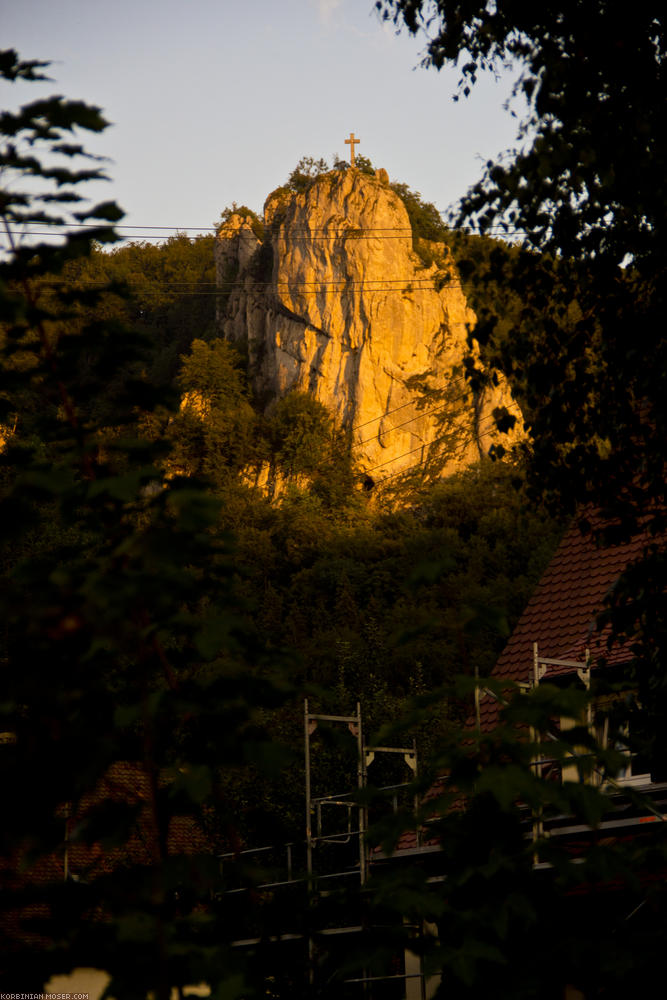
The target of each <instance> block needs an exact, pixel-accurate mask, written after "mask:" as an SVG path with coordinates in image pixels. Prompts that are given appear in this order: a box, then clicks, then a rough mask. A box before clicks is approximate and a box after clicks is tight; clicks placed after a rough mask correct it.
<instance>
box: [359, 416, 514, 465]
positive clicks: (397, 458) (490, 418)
mask: <svg viewBox="0 0 667 1000" xmlns="http://www.w3.org/2000/svg"><path fill="white" fill-rule="evenodd" d="M461 398H463V397H461ZM452 402H454V400H452ZM379 419H381V418H379ZM489 421H495V417H494V415H493V413H487V415H486V416H485V417H482V419H481V420H480V421H479V422H478V423H477V427H476V428H475V429H474V430H475V434H476V436H478V435H479V433H480V431H481V428H482V425H483V424H487V423H489ZM408 422H409V421H408ZM447 436H448V435H446V434H443V435H442V436H441V437H437V438H434V439H433V441H430V442H426V441H425V442H424V443H423V444H420V445H419V446H418V447H417V448H412V449H411V450H410V451H405V452H403V454H401V455H396V456H395V458H389V459H387V461H386V462H380V463H379V464H378V465H373V466H371V468H370V469H365V470H364V471H363V472H360V473H359V474H358V475H357V477H356V478H357V479H362V478H363V477H364V476H367V475H368V474H369V473H371V472H375V471H376V470H377V469H382V468H384V466H385V465H391V464H392V463H393V462H398V461H400V460H401V459H402V458H407V457H408V456H409V455H414V454H415V453H416V452H418V451H423V449H424V448H432V447H433V445H435V444H440V443H442V442H443V441H446V440H447ZM361 443H363V442H361ZM420 465H421V462H415V463H414V464H413V465H409V466H408V467H407V468H406V469H399V470H397V471H396V472H391V473H389V475H387V476H385V477H384V479H383V480H382V482H385V481H386V480H387V479H391V478H392V477H393V476H398V475H402V474H403V473H405V472H409V471H410V470H411V469H416V468H418V467H419V466H420Z"/></svg>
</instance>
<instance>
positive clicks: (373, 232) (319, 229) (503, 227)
mask: <svg viewBox="0 0 667 1000" xmlns="http://www.w3.org/2000/svg"><path fill="white" fill-rule="evenodd" d="M13 225H14V226H16V227H21V228H23V227H28V226H38V227H39V230H36V231H30V232H29V233H27V234H26V235H31V236H54V235H55V236H62V235H66V234H67V232H69V231H71V230H77V229H84V230H85V229H104V228H108V229H113V230H117V231H120V230H132V231H133V233H134V232H138V233H144V232H149V233H151V234H152V233H173V234H174V235H175V236H179V235H184V234H185V233H197V234H198V235H200V236H202V237H205V236H208V235H215V234H217V233H219V232H220V231H221V227H220V226H153V225H145V226H135V225H130V224H129V223H127V224H126V223H123V222H117V223H110V224H107V223H104V222H99V223H94V222H55V221H54V222H49V221H48V220H46V219H41V220H39V221H35V222H31V221H30V220H29V219H26V220H25V221H21V220H15V221H14V223H13ZM267 228H268V229H269V232H271V230H270V227H267ZM43 230H45V231H43ZM54 230H61V231H62V232H57V231H56V232H54ZM246 231H247V230H246ZM539 231H541V230H540V229H537V228H535V229H526V228H519V227H516V226H510V225H509V224H505V223H495V224H494V225H492V226H488V227H487V228H486V229H485V230H484V233H483V234H482V235H486V234H488V233H491V232H497V233H506V234H509V233H528V232H539ZM13 232H14V234H15V235H18V229H15V230H14V231H13ZM238 232H239V230H234V235H236V234H237V233H238ZM287 233H288V235H295V236H312V237H314V238H324V239H359V237H360V236H361V235H363V234H368V235H369V238H375V239H405V238H409V237H412V236H416V238H417V239H424V240H425V241H426V242H443V241H442V240H429V239H428V238H427V237H420V236H419V235H418V234H416V233H415V232H414V230H413V228H412V226H352V225H350V226H349V227H348V228H345V229H341V230H338V231H334V232H332V231H331V229H330V227H329V226H294V227H292V228H291V229H289V230H288V231H287ZM387 233H393V234H395V235H394V236H387V235H384V234H387ZM456 233H464V234H467V235H477V230H476V229H474V228H473V227H472V226H457V227H453V226H452V227H448V228H447V233H446V234H443V236H446V235H449V234H456ZM275 234H276V235H278V236H281V235H284V234H282V233H281V232H280V231H279V230H278V231H275ZM318 234H323V235H322V236H321V237H319V236H318ZM125 238H129V237H125ZM135 238H136V237H135ZM147 238H151V239H164V237H163V236H152V235H151V236H149V237H147Z"/></svg>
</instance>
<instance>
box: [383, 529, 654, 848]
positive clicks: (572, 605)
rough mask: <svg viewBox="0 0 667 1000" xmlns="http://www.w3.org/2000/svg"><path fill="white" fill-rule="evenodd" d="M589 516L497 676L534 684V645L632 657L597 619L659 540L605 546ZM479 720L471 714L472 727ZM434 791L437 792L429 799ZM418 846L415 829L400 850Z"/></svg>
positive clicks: (547, 576) (564, 548)
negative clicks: (623, 575) (619, 585)
mask: <svg viewBox="0 0 667 1000" xmlns="http://www.w3.org/2000/svg"><path fill="white" fill-rule="evenodd" d="M585 515H586V518H587V520H588V522H589V524H590V525H591V527H592V529H593V530H592V531H591V532H589V533H587V534H583V533H582V532H581V530H580V528H579V521H576V522H575V523H573V524H572V525H571V526H570V527H569V529H568V530H567V531H566V532H565V535H564V536H563V539H562V541H561V543H560V545H559V547H558V549H557V550H556V553H555V555H554V557H553V559H552V560H551V563H550V564H549V566H548V568H547V570H546V571H545V573H544V575H543V577H542V579H541V580H540V582H539V584H538V586H537V588H536V590H535V592H534V594H533V596H532V597H531V599H530V601H529V602H528V604H527V606H526V608H525V610H524V612H523V614H522V616H521V618H520V619H519V622H518V623H517V625H516V628H515V629H514V632H513V633H512V635H511V637H510V639H509V641H508V643H507V645H506V646H505V649H504V650H503V652H502V653H501V655H500V657H499V659H498V661H497V663H496V666H495V667H494V669H493V671H492V673H491V676H492V677H493V678H494V679H500V680H503V679H505V680H507V681H511V682H513V683H527V682H529V681H530V679H531V677H532V675H533V643H537V646H538V655H539V656H540V657H544V658H546V659H558V660H574V661H577V662H580V663H582V664H583V663H584V662H585V660H586V651H587V650H588V651H589V653H590V657H591V660H592V661H593V664H595V661H596V660H597V659H598V658H599V657H601V656H604V657H605V659H606V662H607V663H608V664H611V665H615V664H620V663H624V662H627V661H628V660H629V659H630V658H631V654H630V653H629V652H628V650H627V649H625V648H624V647H623V646H622V645H621V644H615V645H614V646H612V647H611V648H608V646H607V640H608V638H609V630H608V629H602V630H601V631H600V630H598V629H597V626H596V618H597V615H598V614H599V613H600V612H601V611H602V610H603V609H604V607H605V598H606V597H607V595H608V594H609V591H610V589H611V588H612V586H613V584H614V583H615V582H616V580H617V579H618V578H619V576H620V575H621V573H622V572H623V571H624V570H625V569H626V568H627V567H628V566H630V565H631V564H632V563H634V562H636V561H638V560H639V559H640V558H641V557H642V555H643V554H644V552H645V550H646V548H647V547H648V546H649V545H650V544H651V542H654V541H655V539H654V538H653V537H652V536H650V535H649V534H648V533H647V532H640V533H638V534H636V535H635V536H634V537H633V538H632V539H631V540H630V541H629V542H625V543H623V544H619V545H613V546H605V547H601V546H599V545H598V544H597V542H596V532H597V531H598V530H599V529H601V528H602V527H603V526H604V522H603V521H602V519H601V517H600V516H599V515H597V514H595V513H594V512H591V511H586V512H585ZM571 673H574V668H572V667H562V666H549V667H548V669H547V673H546V674H545V675H544V677H545V678H546V679H547V680H548V679H549V678H554V677H558V676H563V675H566V674H571ZM480 694H481V697H480V722H481V727H482V730H483V731H486V732H490V731H491V730H492V729H493V728H494V727H495V725H496V723H497V721H498V713H499V708H500V702H499V701H498V699H497V698H496V697H494V696H493V695H492V694H489V693H485V692H481V693H480ZM474 724H475V722H474V719H472V718H471V719H470V726H471V728H472V727H473V726H474ZM433 795H435V790H432V792H431V793H430V794H429V795H427V796H426V799H427V800H428V798H429V797H431V796H433ZM417 846H418V841H417V837H416V833H415V832H411V831H409V832H406V833H405V834H403V836H402V837H401V838H400V841H399V844H398V846H397V852H398V853H400V852H401V851H404V850H410V849H414V848H416V847H417Z"/></svg>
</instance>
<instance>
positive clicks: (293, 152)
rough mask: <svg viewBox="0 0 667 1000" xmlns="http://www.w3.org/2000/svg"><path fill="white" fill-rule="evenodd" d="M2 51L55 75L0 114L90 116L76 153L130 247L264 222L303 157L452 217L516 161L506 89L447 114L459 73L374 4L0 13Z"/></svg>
mask: <svg viewBox="0 0 667 1000" xmlns="http://www.w3.org/2000/svg"><path fill="white" fill-rule="evenodd" d="M0 27H1V28H2V37H3V42H2V47H3V48H8V47H12V48H15V49H17V50H18V51H19V54H20V55H21V57H22V58H25V59H45V60H49V61H50V62H51V67H50V69H49V71H48V72H49V74H50V76H51V77H52V80H53V81H54V82H52V83H50V84H48V85H44V84H39V85H37V84H21V85H16V84H13V85H12V84H7V83H5V82H2V83H1V84H0V101H1V102H2V107H13V106H16V105H17V104H20V103H25V102H27V101H30V100H34V99H35V98H37V97H41V96H45V95H46V94H54V93H58V94H63V95H64V96H66V97H68V98H72V99H75V98H76V99H83V100H86V101H87V102H88V103H91V104H96V105H98V106H100V107H101V108H102V109H103V111H104V114H105V117H106V118H107V119H108V120H109V121H110V122H111V123H112V125H111V127H110V128H109V129H108V130H106V131H105V132H104V133H103V134H102V135H101V136H99V137H90V138H89V137H86V139H85V145H86V147H87V148H88V149H89V150H91V151H92V152H96V153H99V154H104V155H105V156H108V157H109V158H110V162H109V164H108V166H107V173H108V174H109V176H110V178H111V183H108V184H106V185H104V186H103V187H102V186H100V187H101V189H100V190H99V191H93V190H91V191H90V196H91V197H92V198H94V199H95V200H106V199H109V198H112V199H115V200H116V201H117V202H118V204H119V205H120V206H121V207H122V208H123V209H124V211H125V212H126V217H125V219H124V223H125V224H126V225H127V226H128V227H136V228H135V229H127V230H126V231H127V233H128V235H132V236H134V238H143V237H144V236H145V237H150V236H159V235H160V234H161V232H162V230H160V229H154V230H153V229H150V228H149V227H166V228H167V229H169V230H171V231H172V232H173V231H176V230H179V231H185V232H189V233H190V234H192V235H194V234H195V233H196V232H205V231H207V230H210V228H211V227H212V226H214V224H215V222H216V220H217V219H219V217H220V213H221V211H222V210H223V209H224V208H225V207H227V206H229V205H231V204H232V202H236V203H237V204H239V205H247V206H249V207H250V208H253V209H254V210H255V211H258V212H260V213H261V210H262V206H263V203H264V200H265V198H266V197H267V195H268V194H269V193H270V192H271V191H272V190H273V189H274V188H276V187H278V185H280V184H283V183H284V182H285V181H286V180H287V177H288V175H289V173H290V172H291V170H292V169H293V168H294V167H295V166H296V164H297V162H298V161H299V159H300V158H301V157H302V156H313V157H315V158H319V157H324V158H325V159H327V160H331V159H332V157H333V155H334V154H337V155H338V156H340V157H341V158H345V159H347V158H349V146H346V145H345V142H344V140H345V138H346V137H347V136H349V134H350V132H354V133H355V135H356V137H357V138H359V139H360V140H361V142H360V145H358V146H357V147H356V151H357V155H359V154H363V155H364V156H367V157H369V158H370V159H371V160H372V162H373V164H374V165H375V166H376V167H384V168H385V169H386V170H387V171H388V173H389V176H390V179H391V180H397V181H402V182H405V183H407V184H409V185H410V187H411V188H413V189H414V190H417V191H420V192H421V194H422V196H423V197H424V199H425V200H427V201H430V202H433V203H434V204H435V205H436V206H437V208H438V209H440V210H443V211H444V210H446V209H447V208H448V207H449V206H451V205H452V204H454V203H455V202H456V201H457V200H458V198H460V197H461V196H462V195H463V194H465V192H466V190H467V189H468V187H469V186H470V185H471V184H473V183H474V182H475V181H476V180H477V179H478V178H479V177H480V175H481V172H482V168H483V165H484V163H485V162H486V161H487V160H488V159H490V158H495V157H496V156H497V155H498V154H499V153H500V152H502V151H504V150H505V149H507V148H509V147H511V146H513V145H515V136H516V132H517V119H515V118H513V117H512V116H511V115H510V114H509V112H508V111H507V110H504V108H503V106H504V104H505V103H506V101H507V99H508V97H509V94H510V91H511V84H512V81H511V78H510V76H509V75H508V76H505V77H502V78H501V79H499V80H496V79H494V78H493V77H492V76H486V77H483V78H482V80H481V82H480V83H478V84H477V86H476V87H475V88H474V89H473V93H472V96H471V97H469V98H467V99H461V100H460V101H459V102H458V103H457V102H455V101H454V100H453V99H452V98H453V94H454V93H455V91H456V83H457V81H458V78H459V75H460V74H459V72H458V71H457V70H456V68H453V67H452V68H447V69H445V70H443V71H441V72H437V71H436V70H434V69H424V68H422V67H420V61H421V57H422V55H423V51H424V48H425V44H426V37H425V36H422V37H420V38H418V39H415V38H412V37H410V35H409V34H408V33H407V32H406V31H403V32H402V33H401V34H398V35H397V34H396V29H395V27H394V26H393V25H390V24H383V23H382V22H381V20H380V18H379V16H378V15H377V13H376V12H375V10H374V4H373V0H114V2H113V3H110V2H109V0H104V2H102V0H0Z"/></svg>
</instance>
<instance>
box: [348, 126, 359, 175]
mask: <svg viewBox="0 0 667 1000" xmlns="http://www.w3.org/2000/svg"><path fill="white" fill-rule="evenodd" d="M360 142H361V139H355V138H354V132H350V138H349V139H346V140H345V145H346V146H349V147H350V166H351V167H353V166H354V147H355V146H358V145H359V143H360Z"/></svg>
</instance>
